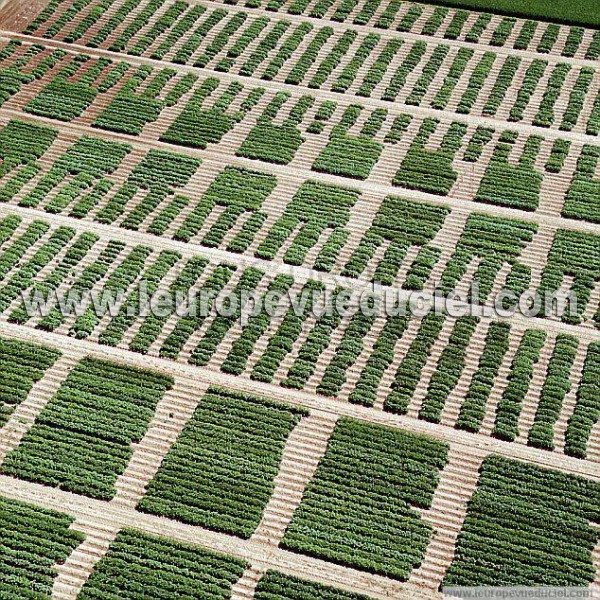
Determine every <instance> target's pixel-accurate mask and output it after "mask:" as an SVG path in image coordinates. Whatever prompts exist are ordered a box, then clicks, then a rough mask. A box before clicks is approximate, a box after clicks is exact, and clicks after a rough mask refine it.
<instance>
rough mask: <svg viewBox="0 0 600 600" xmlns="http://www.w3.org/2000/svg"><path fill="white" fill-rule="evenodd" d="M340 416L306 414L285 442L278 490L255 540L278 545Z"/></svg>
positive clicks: (276, 484) (274, 491)
mask: <svg viewBox="0 0 600 600" xmlns="http://www.w3.org/2000/svg"><path fill="white" fill-rule="evenodd" d="M336 421H337V418H336V416H335V415H331V414H330V413H323V414H321V413H318V412H316V411H315V412H313V413H311V414H310V415H309V416H307V417H303V418H302V420H301V421H300V423H299V424H298V425H297V426H296V427H295V428H294V431H292V433H291V434H290V436H289V437H288V439H287V442H286V444H285V449H284V451H283V456H282V458H281V464H280V465H279V473H278V474H277V477H276V478H275V489H274V490H273V494H272V495H271V498H270V500H269V503H268V504H267V506H266V508H265V510H264V512H263V516H262V519H261V521H260V523H259V525H258V528H257V529H256V531H255V532H254V534H253V536H252V539H253V540H255V541H261V542H263V543H266V544H270V545H273V546H278V545H279V543H280V542H281V540H282V539H283V536H284V534H285V531H286V529H287V527H288V525H289V524H290V522H291V520H292V516H293V514H294V511H295V510H296V509H297V508H298V506H300V502H301V501H302V496H303V494H304V491H305V489H306V486H307V485H308V483H309V482H310V480H311V479H312V478H313V476H314V474H315V471H316V470H317V466H318V465H319V462H320V461H321V458H322V457H323V455H324V454H325V451H326V450H327V444H328V442H329V438H330V437H331V434H332V433H333V430H334V428H335V424H336Z"/></svg>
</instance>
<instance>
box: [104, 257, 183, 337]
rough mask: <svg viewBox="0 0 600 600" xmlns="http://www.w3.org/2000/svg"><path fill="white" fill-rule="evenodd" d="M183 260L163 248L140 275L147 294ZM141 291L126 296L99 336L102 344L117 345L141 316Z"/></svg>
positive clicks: (155, 289)
mask: <svg viewBox="0 0 600 600" xmlns="http://www.w3.org/2000/svg"><path fill="white" fill-rule="evenodd" d="M180 260H181V254H179V253H178V252H174V251H173V250H163V251H162V252H161V253H160V254H159V255H158V256H157V257H156V258H155V260H154V261H153V262H151V263H150V266H148V267H147V268H146V269H145V270H144V272H143V273H142V275H141V277H140V281H143V282H144V284H145V289H146V292H147V294H148V295H149V296H150V297H152V296H153V295H154V294H155V293H156V292H157V291H158V290H159V289H160V284H161V281H162V280H163V278H164V277H165V276H166V275H167V274H168V273H169V272H170V270H171V269H173V268H174V267H175V265H176V264H177V263H178V262H179V261H180ZM140 301H141V292H140V289H139V287H136V288H134V289H133V291H131V292H130V293H129V294H128V295H127V297H126V298H125V300H124V302H123V304H122V305H121V307H120V309H119V312H118V314H116V315H115V316H114V317H113V318H112V319H111V320H110V322H109V323H108V325H107V326H106V328H105V329H104V330H103V331H102V333H101V334H100V335H99V336H98V342H99V343H100V344H106V345H109V346H116V345H118V344H119V342H120V341H121V340H122V339H123V336H124V335H125V332H126V331H127V330H128V329H129V328H130V327H131V326H132V325H133V324H134V322H135V321H136V319H137V318H138V316H139V314H138V313H139V307H140Z"/></svg>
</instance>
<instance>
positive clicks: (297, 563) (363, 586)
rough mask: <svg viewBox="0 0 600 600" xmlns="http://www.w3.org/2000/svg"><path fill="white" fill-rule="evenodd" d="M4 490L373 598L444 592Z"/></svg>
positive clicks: (45, 490)
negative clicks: (427, 589)
mask: <svg viewBox="0 0 600 600" xmlns="http://www.w3.org/2000/svg"><path fill="white" fill-rule="evenodd" d="M0 490H2V492H1V494H2V496H4V497H5V498H9V499H14V500H20V501H22V502H28V503H30V504H34V505H36V506H41V507H43V508H48V509H51V510H56V511H59V512H62V513H65V514H68V515H71V516H72V517H73V518H75V519H76V520H78V521H80V522H85V523H86V524H87V526H88V527H89V526H94V527H96V528H97V529H102V528H107V527H114V528H117V529H122V528H131V529H136V530H138V531H141V532H143V533H147V534H151V535H159V536H164V537H168V538H170V539H174V540H176V541H179V542H183V543H188V544H196V545H199V546H202V547H203V548H206V549H208V550H212V551H214V552H219V553H222V554H226V555H229V556H234V557H236V558H240V559H242V560H245V561H248V562H251V563H252V564H253V565H254V566H255V567H256V568H259V569H265V568H267V569H276V570H278V571H281V572H283V573H286V574H289V575H292V576H296V577H301V578H303V579H307V580H310V581H315V582H318V583H322V584H325V585H331V586H335V587H338V588H340V589H343V590H348V591H353V592H355V593H356V592H360V593H363V594H367V595H369V596H370V597H372V598H376V599H381V600H389V598H396V599H398V600H412V599H416V600H425V599H433V598H441V594H439V593H436V592H432V591H426V590H423V588H419V587H417V586H414V585H412V584H410V583H401V582H398V581H393V580H390V579H387V578H385V577H382V576H380V575H373V574H370V573H363V572H361V571H356V570H354V569H350V568H347V567H342V566H339V565H335V564H332V563H328V562H325V561H324V560H320V559H315V558H311V557H308V556H303V555H300V554H295V553H293V552H289V551H286V550H281V549H279V548H274V547H272V546H268V545H266V544H263V543H260V542H255V541H252V540H242V539H239V538H236V537H233V536H230V535H226V534H222V533H217V532H214V531H210V530H207V529H202V528H200V527H194V526H193V525H186V524H184V523H181V522H179V521H173V520H170V519H165V518H163V517H157V516H154V515H149V514H144V513H140V512H137V511H135V510H133V509H131V508H129V507H124V506H118V505H116V504H112V503H109V502H104V501H102V500H95V499H91V498H86V497H84V496H78V495H76V494H72V493H70V492H65V491H63V490H58V489H54V488H50V487H46V486H43V485H39V484H36V483H31V482H27V481H21V480H18V479H13V478H11V477H6V476H3V475H0Z"/></svg>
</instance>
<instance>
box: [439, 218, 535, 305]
mask: <svg viewBox="0 0 600 600" xmlns="http://www.w3.org/2000/svg"><path fill="white" fill-rule="evenodd" d="M536 231H537V225H536V224H535V223H531V222H525V221H520V220H518V219H511V218H506V217H495V216H492V215H486V214H481V213H472V214H471V215H469V218H468V219H467V223H466V225H465V227H464V230H463V232H462V234H461V236H460V238H459V239H458V242H457V244H456V247H455V250H454V253H453V254H452V257H451V258H450V261H449V262H448V264H447V265H446V268H445V270H444V273H443V274H442V279H441V286H440V287H441V289H442V291H444V292H447V293H448V292H451V291H452V290H454V289H455V287H456V286H457V285H458V284H459V283H460V282H461V281H462V279H463V278H464V276H465V274H466V272H467V269H468V267H469V265H470V264H471V262H472V261H473V260H474V259H475V258H479V265H478V267H477V270H476V271H475V275H474V277H473V279H474V280H475V281H477V282H478V284H479V300H480V301H484V300H486V299H487V297H488V296H489V294H490V292H491V290H492V287H493V285H494V281H495V279H496V276H497V275H498V272H499V271H500V269H501V268H502V265H503V264H504V263H509V264H510V265H511V271H510V274H509V276H508V279H507V285H506V288H507V289H508V290H510V291H513V292H515V293H517V295H518V294H519V293H521V292H522V291H525V290H526V289H527V287H528V280H529V279H530V275H531V274H530V273H529V272H528V270H527V268H525V272H524V273H523V276H524V279H525V281H524V282H523V281H520V280H519V279H518V278H516V277H512V278H511V275H513V274H514V273H515V271H519V272H521V271H522V270H523V268H524V265H522V264H521V263H520V262H519V261H518V258H519V256H520V254H521V252H523V250H524V249H525V248H526V247H527V245H528V244H529V243H530V242H531V241H532V240H533V236H534V234H535V233H536ZM511 283H512V284H513V285H512V286H511V285H510V284H511ZM517 284H518V285H517ZM523 288H524V289H523Z"/></svg>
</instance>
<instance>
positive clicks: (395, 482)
mask: <svg viewBox="0 0 600 600" xmlns="http://www.w3.org/2000/svg"><path fill="white" fill-rule="evenodd" d="M447 452H448V447H447V446H446V445H445V444H444V443H442V442H439V441H437V440H433V439H431V438H427V437H420V436H417V435H414V434H411V433H407V432H405V431H402V430H397V429H391V428H387V427H384V426H377V425H372V424H367V423H362V422H359V421H354V420H352V419H349V418H342V419H340V420H339V421H338V423H337V425H336V427H335V430H334V432H333V434H332V436H331V438H330V440H329V444H328V446H327V451H326V453H325V455H324V457H323V458H322V460H321V462H320V463H319V466H318V468H317V471H316V473H315V476H314V478H313V479H312V480H311V481H310V483H309V484H308V486H307V488H306V491H305V493H304V495H303V498H302V502H301V504H300V506H299V507H298V508H297V509H296V511H295V513H294V516H293V518H292V522H291V523H290V525H289V527H288V529H287V531H286V533H285V536H284V538H283V540H282V542H281V546H282V547H283V548H285V549H288V550H293V551H295V552H300V553H303V554H308V555H310V556H314V557H317V558H322V559H325V560H329V561H332V562H335V563H338V564H341V565H345V566H348V567H351V568H355V569H360V570H364V571H369V572H371V573H376V574H380V575H385V576H388V577H392V578H394V579H399V580H402V581H404V580H406V579H408V577H409V575H410V573H411V572H412V570H413V569H414V568H416V567H418V566H419V565H420V563H421V561H422V560H423V557H424V555H425V550H426V548H427V545H428V542H429V539H430V536H431V533H432V528H431V526H430V525H428V524H426V523H425V522H424V521H423V520H422V519H421V517H420V515H419V512H418V510H417V509H427V508H428V507H429V506H430V505H431V501H432V497H433V494H434V491H435V489H436V487H437V484H438V480H439V472H440V470H441V469H443V468H444V466H445V464H446V459H447Z"/></svg>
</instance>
